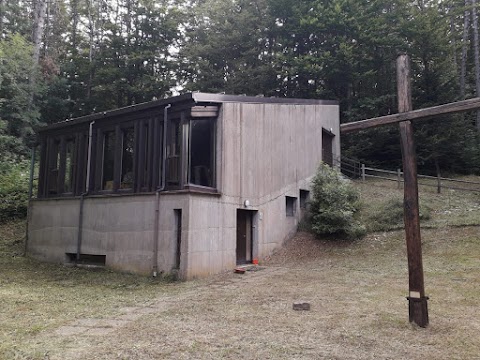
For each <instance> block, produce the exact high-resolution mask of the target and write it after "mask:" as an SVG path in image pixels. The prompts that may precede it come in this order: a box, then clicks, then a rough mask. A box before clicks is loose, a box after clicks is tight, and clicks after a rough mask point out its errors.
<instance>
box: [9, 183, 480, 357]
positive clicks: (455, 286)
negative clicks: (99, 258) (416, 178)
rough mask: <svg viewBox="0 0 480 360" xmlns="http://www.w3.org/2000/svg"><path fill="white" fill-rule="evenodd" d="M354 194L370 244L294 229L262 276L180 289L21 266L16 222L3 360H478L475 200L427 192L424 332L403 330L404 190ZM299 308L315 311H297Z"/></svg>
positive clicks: (479, 206) (382, 187) (479, 243)
mask: <svg viewBox="0 0 480 360" xmlns="http://www.w3.org/2000/svg"><path fill="white" fill-rule="evenodd" d="M356 186H357V187H358V188H359V190H360V192H361V194H362V198H363V199H364V207H363V209H362V219H363V221H364V222H365V223H366V224H367V227H369V228H370V229H371V230H373V229H376V231H375V232H370V233H369V234H368V235H367V236H366V237H365V238H364V239H362V240H357V241H354V242H347V241H332V240H326V239H323V240H322V239H320V240H319V239H314V238H312V237H311V236H310V235H309V234H306V233H299V234H298V235H297V237H296V238H294V239H293V240H292V241H290V242H288V243H287V245H286V247H285V248H284V249H282V250H280V251H278V252H277V253H276V254H275V255H273V256H272V257H270V258H269V259H265V260H264V261H263V262H261V264H260V267H261V269H262V270H260V271H252V272H247V273H246V274H244V275H238V274H233V273H227V274H221V275H218V276H214V277H211V278H209V279H205V280H201V281H193V282H188V283H166V282H160V281H158V280H153V279H151V278H144V277H137V276H134V275H129V274H118V273H113V272H109V271H88V270H83V269H78V268H70V267H63V266H58V265H50V264H43V263H39V262H37V261H34V260H31V259H28V258H24V257H22V256H19V255H20V254H21V253H22V252H23V240H22V233H23V230H24V223H23V222H16V223H15V222H14V223H10V224H6V225H2V226H0V274H1V275H0V299H1V302H0V324H1V327H0V359H15V358H16V359H23V358H25V359H213V358H215V359H217V358H225V359H239V358H242V359H243V358H252V359H445V360H447V359H480V355H479V354H480V341H479V333H480V313H479V312H478V309H479V308H480V226H479V225H480V197H479V195H478V194H477V195H475V194H473V193H461V192H454V191H445V192H444V193H442V194H440V195H437V194H435V193H434V191H433V190H434V189H433V190H429V189H421V196H420V198H421V203H422V207H423V211H424V212H425V216H424V221H423V223H422V227H423V230H422V242H423V254H424V255H423V259H424V270H425V287H426V293H427V295H428V296H429V297H430V300H429V315H430V325H429V327H428V328H426V329H421V328H418V327H416V326H413V325H411V324H409V322H408V307H407V305H408V303H407V300H406V299H405V296H406V295H407V292H408V273H407V259H406V249H405V240H404V234H403V231H402V230H398V228H399V227H401V215H400V220H399V219H398V212H397V211H396V207H395V203H396V202H397V200H398V199H401V197H402V192H401V191H399V190H397V189H396V184H395V183H387V182H383V181H367V182H366V183H361V182H358V183H357V184H356ZM392 204H393V205H392ZM380 215H382V216H380ZM300 300H304V301H308V302H309V303H310V304H311V310H310V311H303V312H298V311H293V310H292V303H293V302H295V301H300ZM107 330H108V331H107ZM69 331H71V332H69Z"/></svg>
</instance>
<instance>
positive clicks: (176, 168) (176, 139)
mask: <svg viewBox="0 0 480 360" xmlns="http://www.w3.org/2000/svg"><path fill="white" fill-rule="evenodd" d="M181 129H182V127H181V125H180V119H174V120H169V123H168V133H167V135H168V138H167V159H166V164H165V165H166V174H165V175H166V181H167V184H169V185H180V171H181V168H180V166H181V165H180V160H181V157H180V156H181V155H180V147H181V136H180V135H181Z"/></svg>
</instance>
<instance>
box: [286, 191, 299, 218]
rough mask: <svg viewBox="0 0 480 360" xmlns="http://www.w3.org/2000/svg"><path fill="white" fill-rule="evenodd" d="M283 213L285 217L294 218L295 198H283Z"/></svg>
mask: <svg viewBox="0 0 480 360" xmlns="http://www.w3.org/2000/svg"><path fill="white" fill-rule="evenodd" d="M285 206H286V207H285V213H286V215H287V216H295V212H296V207H297V198H296V197H292V196H285Z"/></svg>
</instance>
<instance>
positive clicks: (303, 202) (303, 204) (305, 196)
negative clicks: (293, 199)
mask: <svg viewBox="0 0 480 360" xmlns="http://www.w3.org/2000/svg"><path fill="white" fill-rule="evenodd" d="M309 201H310V191H308V190H300V209H306V208H307V206H308V202H309Z"/></svg>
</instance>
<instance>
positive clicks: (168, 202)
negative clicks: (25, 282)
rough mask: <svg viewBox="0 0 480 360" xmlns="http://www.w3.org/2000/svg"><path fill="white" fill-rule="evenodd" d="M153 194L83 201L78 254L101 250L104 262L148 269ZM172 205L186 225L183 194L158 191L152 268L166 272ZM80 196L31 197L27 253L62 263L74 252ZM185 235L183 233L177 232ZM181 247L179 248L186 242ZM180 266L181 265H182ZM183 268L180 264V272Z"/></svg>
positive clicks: (172, 239)
mask: <svg viewBox="0 0 480 360" xmlns="http://www.w3.org/2000/svg"><path fill="white" fill-rule="evenodd" d="M155 201H156V198H155V195H152V194H149V195H138V196H102V197H91V198H86V199H85V203H84V220H83V236H82V244H81V253H82V254H92V255H105V256H106V266H108V267H110V268H113V269H118V270H122V271H131V272H137V273H143V274H150V273H151V272H152V265H153V241H154V221H155V220H154V219H155ZM174 209H182V224H183V228H184V229H185V231H186V229H188V219H189V216H188V209H189V197H188V196H187V195H185V194H175V195H173V194H172V195H168V194H164V195H162V196H160V211H159V234H158V272H160V273H161V272H165V273H169V272H171V270H172V268H173V267H174V262H175V254H176V228H175V219H174ZM79 211H80V200H79V199H78V198H76V199H57V200H55V199H52V200H32V201H31V204H30V220H29V243H28V253H29V254H30V255H31V256H33V257H35V258H38V259H41V260H46V261H53V262H59V263H64V262H67V261H68V258H67V256H66V253H73V254H75V253H76V252H77V239H78V224H79ZM183 236H185V235H183ZM184 246H185V249H184V251H185V253H186V249H187V247H186V246H187V244H184ZM185 265H186V264H185ZM185 270H186V269H182V268H181V269H180V271H181V272H182V271H183V272H185Z"/></svg>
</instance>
